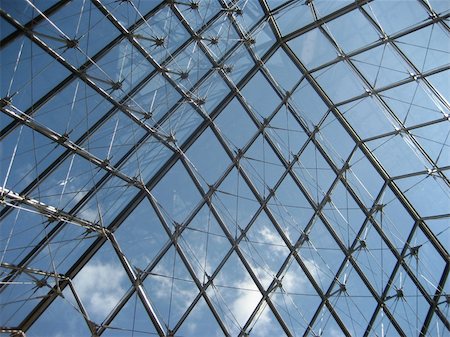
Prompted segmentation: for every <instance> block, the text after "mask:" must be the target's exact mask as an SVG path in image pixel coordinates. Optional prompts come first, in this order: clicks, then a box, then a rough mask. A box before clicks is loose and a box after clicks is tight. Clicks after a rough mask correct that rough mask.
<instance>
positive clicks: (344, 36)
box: [325, 9, 379, 52]
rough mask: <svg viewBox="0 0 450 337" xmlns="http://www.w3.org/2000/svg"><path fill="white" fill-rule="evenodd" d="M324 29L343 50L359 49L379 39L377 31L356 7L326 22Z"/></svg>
mask: <svg viewBox="0 0 450 337" xmlns="http://www.w3.org/2000/svg"><path fill="white" fill-rule="evenodd" d="M325 29H326V30H327V32H328V33H329V34H330V36H331V37H332V38H333V39H335V40H336V42H337V44H338V46H339V47H340V48H342V49H343V50H344V51H345V52H350V51H353V50H355V49H359V48H361V47H363V46H365V45H367V44H369V43H371V42H374V41H376V40H378V39H379V36H378V34H377V31H376V30H375V29H374V28H373V26H372V25H371V24H370V23H369V22H368V21H367V19H366V18H365V17H364V15H363V14H362V13H361V12H360V11H359V10H357V9H355V10H353V11H351V12H350V13H348V14H345V15H342V16H340V17H339V18H337V19H335V20H333V21H330V22H328V23H327V24H326V25H325Z"/></svg>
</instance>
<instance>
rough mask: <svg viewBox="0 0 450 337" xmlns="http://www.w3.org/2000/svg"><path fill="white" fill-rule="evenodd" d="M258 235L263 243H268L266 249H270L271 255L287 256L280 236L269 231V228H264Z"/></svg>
mask: <svg viewBox="0 0 450 337" xmlns="http://www.w3.org/2000/svg"><path fill="white" fill-rule="evenodd" d="M258 233H259V235H261V236H262V238H263V240H264V242H266V243H270V245H269V246H268V249H270V250H271V251H272V252H273V253H275V254H287V252H288V250H287V248H286V246H285V244H284V242H283V239H282V238H281V236H279V235H278V234H276V233H274V232H273V231H271V230H270V229H269V227H267V226H264V227H263V228H261V229H260V230H259V232H258Z"/></svg>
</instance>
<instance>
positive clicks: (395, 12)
mask: <svg viewBox="0 0 450 337" xmlns="http://www.w3.org/2000/svg"><path fill="white" fill-rule="evenodd" d="M365 7H366V10H367V12H368V13H369V14H370V15H371V16H372V17H373V18H374V19H375V21H377V22H378V24H379V25H380V26H381V27H382V28H383V30H384V31H385V32H386V33H387V34H393V33H396V32H398V31H400V30H403V29H405V28H408V27H411V26H413V25H414V24H415V23H417V22H421V21H424V20H426V19H428V15H427V12H426V11H425V8H424V7H422V6H421V4H419V2H418V1H409V0H397V1H395V2H394V3H392V4H391V3H389V2H386V1H378V2H375V3H373V4H367V5H365Z"/></svg>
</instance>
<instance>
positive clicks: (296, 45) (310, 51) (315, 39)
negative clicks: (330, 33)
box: [288, 28, 338, 69]
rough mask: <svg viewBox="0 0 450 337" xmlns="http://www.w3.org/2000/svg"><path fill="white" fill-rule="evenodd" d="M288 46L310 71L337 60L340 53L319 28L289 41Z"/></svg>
mask: <svg viewBox="0 0 450 337" xmlns="http://www.w3.org/2000/svg"><path fill="white" fill-rule="evenodd" d="M288 45H289V47H291V48H292V50H293V51H294V53H295V54H296V55H297V57H298V58H299V59H300V61H302V63H303V64H304V65H305V67H307V68H310V69H312V68H315V67H318V66H320V65H322V64H324V63H326V62H328V61H331V60H333V59H335V58H336V56H337V53H338V52H337V50H336V49H335V48H334V47H333V45H332V44H331V43H330V41H329V40H327V38H326V37H325V36H324V35H323V34H322V31H321V30H320V29H318V28H316V29H313V30H311V31H309V32H307V33H305V34H302V35H300V36H299V37H297V38H295V39H293V40H291V41H289V42H288Z"/></svg>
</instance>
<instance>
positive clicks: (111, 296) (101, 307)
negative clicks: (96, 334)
mask: <svg viewBox="0 0 450 337" xmlns="http://www.w3.org/2000/svg"><path fill="white" fill-rule="evenodd" d="M125 278H126V273H125V271H124V270H123V269H122V268H121V267H120V266H118V265H114V264H109V263H107V264H100V263H98V262H97V263H92V264H89V265H87V266H85V267H84V268H83V269H82V270H81V271H80V273H79V274H78V275H77V277H76V278H75V279H74V287H75V289H76V291H77V294H78V295H79V296H80V297H81V300H82V301H83V304H84V305H85V306H86V310H87V311H88V313H89V314H92V315H94V318H95V316H101V319H103V318H104V317H105V316H106V315H107V314H108V313H109V312H110V311H111V310H112V309H113V308H114V306H115V305H116V304H117V303H118V302H119V300H120V298H121V296H122V295H123V293H124V292H125V289H124V288H123V286H122V283H123V281H124V279H125Z"/></svg>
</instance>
